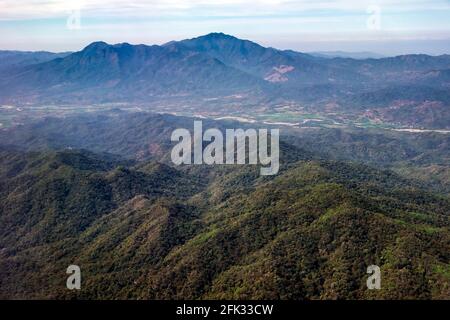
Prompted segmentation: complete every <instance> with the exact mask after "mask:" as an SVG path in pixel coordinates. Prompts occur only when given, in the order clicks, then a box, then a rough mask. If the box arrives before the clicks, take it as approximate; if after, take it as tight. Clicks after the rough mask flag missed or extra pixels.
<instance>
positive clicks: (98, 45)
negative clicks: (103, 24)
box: [83, 41, 109, 51]
mask: <svg viewBox="0 0 450 320" xmlns="http://www.w3.org/2000/svg"><path fill="white" fill-rule="evenodd" d="M106 47H109V44H107V43H106V42H104V41H95V42H92V43H90V44H88V45H87V46H86V47H85V48H84V49H83V51H86V50H97V49H103V48H106Z"/></svg>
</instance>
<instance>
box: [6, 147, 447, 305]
mask: <svg viewBox="0 0 450 320" xmlns="http://www.w3.org/2000/svg"><path fill="white" fill-rule="evenodd" d="M290 148H292V147H290ZM103 157H105V158H104V160H102V159H103ZM0 162H1V168H2V171H1V172H0V181H1V184H0V197H1V200H2V201H0V212H1V215H0V220H1V221H0V222H1V223H0V254H1V259H0V275H1V277H0V297H2V298H25V297H26V298H72V297H73V295H76V296H77V297H78V298H83V299H84V298H88V299H92V298H98V299H111V298H158V299H173V298H184V299H197V298H241V299H242V298H251V299H255V298H265V299H270V298H274V299H278V298H281V299H303V298H308V299H325V298H332V299H335V298H356V299H363V298H403V299H405V298H408V299H410V298H413V299H418V298H422V299H425V298H426V299H429V298H434V299H442V298H447V299H448V298H449V297H450V292H449V282H450V278H449V273H448V272H449V267H450V264H449V259H450V256H449V252H450V250H449V249H450V233H449V220H448V212H449V210H450V202H449V200H448V198H444V197H441V196H437V195H433V194H431V193H429V192H427V191H426V190H424V189H421V188H420V187H413V186H412V185H411V183H410V182H409V181H407V180H405V179H403V178H401V177H399V176H397V175H396V174H394V173H392V172H389V171H380V170H376V169H372V168H369V167H366V166H363V165H352V164H345V163H343V162H335V161H323V160H313V159H312V160H301V159H297V160H295V159H292V160H291V161H289V163H290V164H289V166H287V167H285V170H283V172H282V173H280V174H279V175H278V176H275V177H271V178H261V176H259V174H258V171H257V170H256V169H257V168H255V167H252V166H240V167H233V168H230V167H216V168H214V167H202V166H193V167H182V168H178V169H176V168H171V167H169V166H167V165H164V164H158V163H155V162H141V163H139V164H136V165H132V164H128V165H127V164H124V163H123V162H117V159H112V158H111V157H108V156H101V155H98V154H93V153H89V152H86V151H76V150H71V151H60V152H52V151H49V152H38V153H36V152H35V153H23V152H20V151H14V150H10V149H9V150H8V149H3V150H2V151H1V153H0ZM73 263H75V264H78V265H80V266H81V268H82V270H83V290H82V291H80V292H79V293H68V292H67V290H66V289H65V280H66V275H65V268H66V267H67V265H69V264H73ZM370 264H377V265H379V266H380V267H381V269H382V270H383V286H382V290H380V291H377V292H373V291H367V290H366V288H365V279H366V274H365V271H366V267H367V265H370ZM49 275H51V276H49Z"/></svg>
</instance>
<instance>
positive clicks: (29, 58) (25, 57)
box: [0, 50, 70, 71]
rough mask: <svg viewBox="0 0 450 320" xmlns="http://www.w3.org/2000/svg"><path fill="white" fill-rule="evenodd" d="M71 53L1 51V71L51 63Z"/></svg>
mask: <svg viewBox="0 0 450 320" xmlns="http://www.w3.org/2000/svg"><path fill="white" fill-rule="evenodd" d="M69 54H70V52H60V53H53V52H47V51H8V50H0V71H1V70H3V69H11V68H16V67H23V66H27V65H30V64H36V63H41V62H46V61H50V60H53V59H56V58H62V57H65V56H67V55H69Z"/></svg>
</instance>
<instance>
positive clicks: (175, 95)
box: [0, 33, 450, 127]
mask: <svg viewBox="0 0 450 320" xmlns="http://www.w3.org/2000/svg"><path fill="white" fill-rule="evenodd" d="M47 58H48V56H47ZM42 59H43V58H42ZM449 69H450V55H441V56H428V55H423V54H417V55H403V56H397V57H389V58H382V59H373V58H371V59H351V58H330V59H329V58H320V57H315V56H312V55H309V54H305V53H300V52H295V51H292V50H277V49H274V48H265V47H263V46H260V45H259V44H257V43H254V42H252V41H248V40H241V39H238V38H236V37H233V36H230V35H226V34H223V33H211V34H208V35H205V36H201V37H197V38H193V39H187V40H182V41H171V42H169V43H166V44H164V45H162V46H157V45H153V46H147V45H130V44H128V43H122V44H115V45H110V44H107V43H105V42H94V43H92V44H90V45H89V46H87V47H86V48H84V49H83V50H82V51H79V52H74V53H72V54H69V55H63V56H62V57H58V58H56V59H53V60H50V61H45V62H40V63H36V64H28V63H23V65H20V64H19V65H15V67H14V68H13V69H12V70H10V71H8V72H6V71H3V72H2V71H1V70H0V75H1V77H0V103H5V104H8V103H9V104H22V103H43V102H45V103H56V104H58V103H69V104H74V103H86V104H89V103H103V102H140V103H146V102H149V101H151V102H153V103H158V102H159V103H160V104H177V105H180V104H182V105H185V104H186V102H187V101H190V103H195V104H205V103H207V102H205V101H207V99H206V100H204V99H203V98H208V99H209V98H214V99H219V101H220V99H221V98H224V97H229V96H239V97H241V100H240V103H241V104H242V106H243V107H244V106H245V107H247V106H257V105H260V104H264V105H268V106H271V105H272V106H273V105H275V104H281V103H289V102H296V103H299V104H302V105H305V106H307V107H309V108H311V109H313V110H317V111H321V110H323V109H324V108H325V107H326V105H327V104H330V103H331V104H335V105H337V106H338V110H339V111H340V112H343V113H347V112H352V113H353V112H359V111H355V110H361V109H364V108H369V109H370V108H377V107H379V106H378V105H376V103H378V102H382V103H383V104H384V106H390V105H393V104H396V103H398V100H402V99H403V100H404V97H403V96H404V95H405V92H408V91H409V92H411V91H412V90H415V89H408V90H406V91H405V90H402V91H399V92H392V88H394V87H396V88H397V87H398V88H405V87H409V88H427V89H424V90H422V89H417V90H421V93H420V94H419V95H409V96H408V99H409V97H412V98H413V100H412V101H411V102H412V104H414V105H417V104H418V103H421V102H424V101H426V102H431V103H434V104H441V105H442V106H443V108H447V107H448V99H447V98H446V95H445V93H444V94H441V93H438V92H440V91H445V90H448V88H450V80H449V77H448V75H447V72H448V70H449ZM389 92H390V93H389ZM391 93H392V94H391ZM365 96H367V97H372V98H370V99H368V100H364V101H363V103H362V104H361V106H356V107H355V106H354V102H358V97H365ZM416 96H417V97H419V96H420V97H419V98H420V99H419V100H420V101H419V100H417V99H416ZM372 102H373V103H374V104H371V103H372ZM358 103H359V102H358ZM363 106H364V108H362V107H363ZM444 116H445V119H444V122H445V121H447V123H450V121H449V120H450V119H447V118H446V117H447V116H446V115H445V113H444ZM402 119H403V118H402V117H400V118H398V119H397V120H398V122H402ZM419 122H420V123H422V121H419ZM423 124H425V123H423ZM441 124H442V122H440V123H439V124H438V123H435V122H434V121H427V122H426V125H427V126H429V125H431V126H432V127H439V126H440V125H441Z"/></svg>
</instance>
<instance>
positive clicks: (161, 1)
mask: <svg viewBox="0 0 450 320" xmlns="http://www.w3.org/2000/svg"><path fill="white" fill-rule="evenodd" d="M371 4H376V5H378V6H380V7H381V8H382V9H386V10H391V11H400V12H402V11H414V10H450V2H449V1H446V0H432V1H430V0H408V1H405V0H316V1H315V0H209V1H207V0H141V1H123V0H23V1H22V0H21V1H17V0H0V19H1V20H14V19H45V18H52V17H60V16H63V15H65V14H67V12H68V11H69V10H71V9H73V8H77V7H80V8H81V9H82V11H83V14H84V15H85V16H92V17H115V16H117V17H121V16H127V17H132V16H138V17H160V16H180V15H185V16H189V15H194V16H195V15H199V16H212V17H214V16H230V17H232V16H248V15H250V16H252V15H274V14H275V15H276V14H293V13H296V12H307V11H315V10H332V11H333V10H334V11H336V13H337V14H339V11H350V12H355V11H365V10H366V8H367V7H368V5H371Z"/></svg>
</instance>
